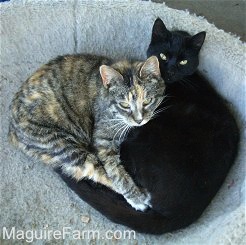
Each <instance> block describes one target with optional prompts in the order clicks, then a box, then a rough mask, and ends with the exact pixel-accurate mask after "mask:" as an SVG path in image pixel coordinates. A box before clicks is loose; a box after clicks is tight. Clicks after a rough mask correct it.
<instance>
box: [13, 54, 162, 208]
mask: <svg viewBox="0 0 246 245" xmlns="http://www.w3.org/2000/svg"><path fill="white" fill-rule="evenodd" d="M164 89H165V84H164V81H163V79H162V78H161V75H160V70H159V62H158V59H157V58H156V57H155V56H153V57H150V58H149V59H147V60H146V61H145V62H138V61H132V62H131V61H112V60H111V59H108V58H105V57H100V56H95V55H88V54H87V55H82V54H81V55H66V56H60V57H58V58H56V59H54V60H52V61H50V62H49V63H48V64H46V65H44V66H42V67H41V68H40V69H39V70H38V71H36V72H35V73H34V74H33V75H32V76H31V77H30V78H29V79H27V81H26V82H25V83H24V84H23V86H22V87H21V89H20V90H19V92H18V93H17V94H16V96H15V97H14V100H13V103H12V105H11V112H12V113H11V120H10V129H9V139H10V141H11V142H12V143H13V144H14V145H16V146H17V147H19V148H20V149H21V150H22V151H23V152H25V153H26V154H28V155H29V156H31V157H35V158H37V159H40V160H41V161H43V162H44V163H46V164H48V165H50V166H52V167H54V168H55V169H57V168H60V169H61V170H62V173H63V174H64V175H66V176H70V177H71V178H73V179H74V180H75V181H80V180H82V179H84V178H86V179H90V180H92V181H94V182H96V183H100V184H102V185H105V186H107V187H108V188H110V189H111V190H114V191H115V192H117V193H119V194H121V195H123V196H124V198H125V199H126V200H127V202H128V203H130V205H131V206H132V207H134V208H135V209H136V210H141V211H143V210H145V209H146V208H147V207H148V206H150V205H151V204H150V195H149V194H148V193H147V192H146V191H145V190H144V189H140V188H139V187H138V186H136V184H135V183H134V181H133V180H132V178H131V177H130V176H129V175H128V173H127V172H126V171H125V169H124V167H123V166H122V165H121V164H120V157H119V145H120V143H121V142H122V140H123V138H124V136H125V135H126V133H127V131H128V130H129V129H130V128H132V127H138V126H142V125H144V124H145V123H147V122H148V121H149V120H150V119H151V117H152V116H153V113H154V110H155V109H156V107H158V105H159V104H160V102H161V101H162V99H163V94H164Z"/></svg>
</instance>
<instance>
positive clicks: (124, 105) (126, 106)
mask: <svg viewBox="0 0 246 245" xmlns="http://www.w3.org/2000/svg"><path fill="white" fill-rule="evenodd" d="M120 106H121V107H122V108H124V109H128V108H130V105H129V104H128V103H127V102H120Z"/></svg>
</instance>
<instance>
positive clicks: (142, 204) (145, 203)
mask: <svg viewBox="0 0 246 245" xmlns="http://www.w3.org/2000/svg"><path fill="white" fill-rule="evenodd" d="M125 199H126V201H127V202H128V203H129V204H130V205H131V206H132V207H133V208H135V209H136V210H140V211H145V210H146V209H147V208H148V207H152V206H151V204H150V200H151V196H150V194H149V193H147V192H143V193H141V194H140V195H137V196H134V197H128V198H125Z"/></svg>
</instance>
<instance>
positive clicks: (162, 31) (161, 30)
mask: <svg viewBox="0 0 246 245" xmlns="http://www.w3.org/2000/svg"><path fill="white" fill-rule="evenodd" d="M169 36H170V32H169V31H168V30H167V28H166V26H165V25H164V23H163V21H162V20H161V19H160V18H157V19H156V20H155V23H154V25H153V29H152V38H151V42H152V43H154V42H161V41H162V42H163V41H165V40H166V39H168V38H169Z"/></svg>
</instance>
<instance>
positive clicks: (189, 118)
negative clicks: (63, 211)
mask: <svg viewBox="0 0 246 245" xmlns="http://www.w3.org/2000/svg"><path fill="white" fill-rule="evenodd" d="M204 38H205V33H204V32H201V33H200V34H197V35H195V36H190V35H189V34H188V33H186V32H183V31H174V32H170V31H168V30H167V29H166V27H165V25H164V23H163V22H162V21H161V20H160V19H157V20H156V22H155V24H154V26H153V32H152V40H151V43H150V45H149V48H148V56H151V55H156V56H157V57H158V59H159V61H160V67H161V74H162V76H163V77H164V78H165V82H166V91H165V94H166V95H167V98H166V99H165V100H164V103H163V104H162V105H160V107H159V109H160V110H163V111H162V112H161V113H160V114H159V117H157V118H155V119H154V120H151V121H150V122H149V123H148V124H146V125H144V126H143V127H140V128H137V129H136V130H133V131H131V132H130V133H129V135H128V137H127V139H126V140H125V141H124V142H123V144H122V145H121V159H122V161H123V163H124V166H125V168H126V170H127V171H128V172H129V174H130V175H131V176H132V177H133V179H134V180H135V182H136V183H137V184H138V186H141V187H143V188H146V189H147V190H148V191H149V192H150V193H151V204H152V209H150V210H147V211H146V212H144V213H143V212H137V211H135V210H134V209H132V208H131V207H130V206H129V205H128V204H127V203H126V202H125V200H124V199H122V197H121V196H119V195H117V194H115V193H114V192H112V191H110V190H108V189H106V188H104V187H102V186H98V185H95V184H94V183H91V182H90V181H80V182H78V183H76V182H74V181H73V180H72V179H70V178H68V177H67V176H64V175H62V174H61V176H62V178H63V179H64V181H65V182H66V183H67V184H68V185H69V186H70V187H71V188H72V189H73V190H74V191H75V192H76V193H78V195H79V196H80V197H81V198H82V199H83V200H85V201H86V202H88V203H89V204H90V205H91V206H93V207H94V208H95V209H97V210H98V211H99V212H101V213H102V214H104V215H105V216H106V217H108V218H109V219H110V220H112V221H114V222H116V223H120V224H123V225H126V226H129V227H131V228H132V229H135V230H136V231H139V232H145V233H152V234H162V233H164V232H170V231H174V230H177V229H180V228H183V227H186V226H188V225H189V224H191V223H192V222H194V221H195V220H196V219H198V218H199V217H200V215H201V214H202V212H203V211H204V210H205V208H206V207H207V206H208V205H209V203H210V202H211V200H212V198H213V197H214V196H215V194H216V193H217V191H218V190H219V188H220V187H221V185H222V183H223V181H224V179H225V177H226V175H227V173H228V171H229V169H230V167H231V166H232V164H233V163H234V160H235V157H236V154H237V149H238V142H239V130H238V127H237V123H236V121H235V119H234V117H233V115H232V113H231V112H230V110H229V109H228V107H227V103H226V101H225V100H224V99H223V98H221V96H220V95H219V94H218V93H217V92H216V91H215V90H214V89H213V88H212V87H211V85H210V84H209V82H208V81H207V80H206V79H205V78H203V77H202V76H201V74H199V73H198V72H195V70H196V68H197V65H198V54H199V50H200V48H201V46H202V43H203V41H204ZM169 71H170V72H169ZM194 72H195V73H194ZM192 73H193V74H192ZM188 75H189V76H188Z"/></svg>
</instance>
